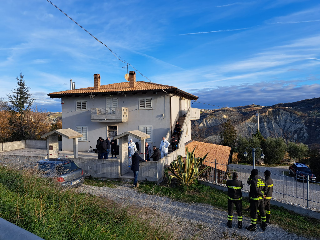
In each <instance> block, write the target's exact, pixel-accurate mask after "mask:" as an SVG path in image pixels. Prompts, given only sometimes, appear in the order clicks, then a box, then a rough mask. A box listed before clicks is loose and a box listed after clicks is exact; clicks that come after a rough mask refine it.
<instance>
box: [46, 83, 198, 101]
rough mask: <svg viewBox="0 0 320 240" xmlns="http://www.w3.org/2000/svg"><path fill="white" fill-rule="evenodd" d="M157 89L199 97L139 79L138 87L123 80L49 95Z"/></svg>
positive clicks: (189, 96) (52, 96) (193, 98)
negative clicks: (97, 87) (131, 85)
mask: <svg viewBox="0 0 320 240" xmlns="http://www.w3.org/2000/svg"><path fill="white" fill-rule="evenodd" d="M155 90H158V91H162V90H164V91H165V92H168V93H174V94H176V95H181V96H184V97H186V98H188V99H191V100H197V99H198V97H197V96H195V95H192V94H190V93H188V92H185V91H182V90H180V89H178V88H176V87H173V86H169V85H162V84H157V83H151V82H143V81H137V82H136V87H134V88H132V87H130V83H129V82H121V83H112V84H108V85H101V86H100V88H99V89H94V87H87V88H80V89H74V90H66V91H60V92H52V93H49V94H48V96H50V97H51V98H61V97H63V96H68V95H86V94H91V93H118V92H137V91H155Z"/></svg>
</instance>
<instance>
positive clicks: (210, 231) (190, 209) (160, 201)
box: [76, 184, 306, 239]
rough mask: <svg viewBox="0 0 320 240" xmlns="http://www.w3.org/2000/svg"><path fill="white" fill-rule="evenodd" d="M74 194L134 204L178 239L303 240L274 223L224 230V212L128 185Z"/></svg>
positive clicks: (87, 188) (86, 188)
mask: <svg viewBox="0 0 320 240" xmlns="http://www.w3.org/2000/svg"><path fill="white" fill-rule="evenodd" d="M76 191H78V192H83V193H89V194H92V195H97V196H101V197H105V198H108V199H110V200H113V201H115V202H117V203H120V204H122V206H124V207H126V206H130V205H135V206H138V207H141V208H142V209H147V211H148V212H149V215H150V212H151V213H152V220H151V223H152V224H155V225H158V226H161V227H162V228H164V229H166V230H169V231H170V232H174V233H175V237H176V238H177V239H306V238H303V237H298V236H297V235H295V234H291V233H288V232H286V231H284V230H283V229H281V228H280V227H278V226H277V225H274V224H271V225H269V226H268V227H267V230H266V231H265V232H263V231H262V230H261V228H260V227H258V228H257V230H256V231H255V232H249V231H247V230H246V229H245V228H243V229H241V230H240V229H238V228H236V223H237V221H236V220H234V221H233V224H234V227H233V228H232V229H229V228H227V227H226V221H227V212H225V211H221V210H219V209H217V208H214V207H213V206H210V205H206V204H197V203H183V202H178V201H173V200H171V199H169V198H167V197H159V196H156V195H147V194H144V193H139V192H137V191H136V190H135V189H133V188H132V187H131V185H129V184H124V185H121V186H117V187H116V188H109V187H95V186H88V185H82V186H80V187H79V188H77V189H76ZM144 212H145V211H141V218H147V217H146V216H143V215H144ZM235 216H236V214H235ZM149 220H150V216H149ZM249 224H250V220H249V218H246V217H244V219H243V226H244V227H245V226H248V225H249Z"/></svg>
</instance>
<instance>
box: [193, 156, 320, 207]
mask: <svg viewBox="0 0 320 240" xmlns="http://www.w3.org/2000/svg"><path fill="white" fill-rule="evenodd" d="M213 163H215V167H210V168H209V169H208V170H207V171H206V172H204V174H203V175H202V176H200V178H199V179H200V180H202V181H205V182H209V183H215V184H223V185H224V184H225V181H226V180H227V179H229V176H230V177H231V173H232V172H234V171H235V172H237V173H238V179H239V180H241V181H242V183H243V186H244V187H243V191H244V192H249V191H250V186H249V185H248V184H247V180H248V178H249V176H250V174H251V170H252V166H245V165H235V164H231V165H228V171H227V172H223V171H222V170H219V168H220V169H222V168H223V167H225V166H226V165H224V164H221V163H217V162H213ZM257 169H258V170H259V175H260V177H262V178H264V171H265V170H267V169H268V170H270V171H271V178H272V179H273V196H272V199H273V200H275V201H279V202H283V203H287V204H290V205H293V206H300V207H303V208H307V209H310V210H313V211H320V202H319V199H320V185H318V184H316V183H310V181H307V180H305V181H302V182H300V181H297V180H296V179H295V177H290V176H287V175H286V172H287V171H286V170H285V169H271V168H268V167H257Z"/></svg>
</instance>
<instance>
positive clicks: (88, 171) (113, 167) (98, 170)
mask: <svg viewBox="0 0 320 240" xmlns="http://www.w3.org/2000/svg"><path fill="white" fill-rule="evenodd" d="M72 160H73V161H74V162H75V163H76V164H77V165H78V166H79V167H81V168H82V169H83V172H84V175H85V176H92V177H95V178H120V159H96V158H93V159H87V158H86V159H84V158H74V159H72Z"/></svg>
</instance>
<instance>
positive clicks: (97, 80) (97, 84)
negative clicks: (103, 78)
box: [93, 74, 100, 90]
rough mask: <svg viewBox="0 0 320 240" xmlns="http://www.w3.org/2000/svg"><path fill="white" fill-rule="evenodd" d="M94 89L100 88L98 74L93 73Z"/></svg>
mask: <svg viewBox="0 0 320 240" xmlns="http://www.w3.org/2000/svg"><path fill="white" fill-rule="evenodd" d="M93 76H94V77H93V79H94V89H96V90H99V89H100V74H94V75H93Z"/></svg>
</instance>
